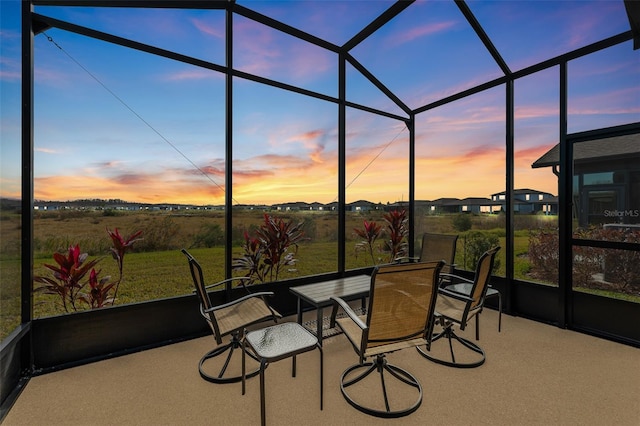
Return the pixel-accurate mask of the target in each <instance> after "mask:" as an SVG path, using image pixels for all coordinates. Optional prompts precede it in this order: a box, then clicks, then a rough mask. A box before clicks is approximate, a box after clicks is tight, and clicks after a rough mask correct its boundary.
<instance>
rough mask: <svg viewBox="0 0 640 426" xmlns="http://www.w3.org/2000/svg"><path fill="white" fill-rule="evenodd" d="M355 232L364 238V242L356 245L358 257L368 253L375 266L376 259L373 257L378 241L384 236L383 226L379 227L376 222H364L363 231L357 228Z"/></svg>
mask: <svg viewBox="0 0 640 426" xmlns="http://www.w3.org/2000/svg"><path fill="white" fill-rule="evenodd" d="M353 232H355V233H356V235H357V236H359V237H360V238H362V241H360V242H358V243H356V256H357V255H358V253H359V252H361V251H366V252H367V253H368V254H369V256H371V261H372V262H373V263H374V264H375V263H377V262H376V259H375V257H374V255H373V246H374V243H375V242H376V240H377V239H378V238H379V237H380V236H381V235H382V233H383V230H382V225H378V224H377V223H376V222H375V221H373V220H372V221H371V222H367V221H366V220H365V221H364V227H363V229H358V228H355V229H354V230H353Z"/></svg>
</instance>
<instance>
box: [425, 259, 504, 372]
mask: <svg viewBox="0 0 640 426" xmlns="http://www.w3.org/2000/svg"><path fill="white" fill-rule="evenodd" d="M498 250H500V247H494V248H492V249H490V250H488V251H486V252H485V253H483V254H482V256H480V259H479V260H478V264H477V266H476V272H475V276H474V279H473V282H472V284H471V291H469V292H468V293H458V292H456V291H454V290H452V289H451V288H450V287H451V286H447V287H440V288H439V289H438V298H437V300H436V313H435V316H436V323H439V324H440V325H441V326H442V327H443V330H442V331H441V332H439V333H438V334H435V335H433V336H432V339H431V340H430V342H428V343H427V344H426V345H425V349H422V348H421V347H419V348H418V352H420V353H421V354H422V355H423V356H424V357H426V358H427V359H429V360H431V361H434V362H437V363H439V364H443V365H447V366H451V367H459V368H473V367H478V366H480V365H482V364H483V363H484V361H485V353H484V350H483V349H482V348H481V347H480V346H478V345H477V344H475V343H473V342H471V341H470V340H468V339H465V338H463V337H461V336H458V335H457V334H456V333H455V331H454V330H453V327H454V325H458V327H459V328H460V330H464V329H465V327H466V325H467V323H468V322H469V320H471V319H472V318H473V317H475V316H478V315H479V314H480V313H481V312H482V308H483V306H484V299H485V296H486V293H487V289H488V288H489V279H490V278H491V271H492V270H493V263H494V260H495V257H496V253H497V252H498ZM455 278H456V279H461V280H464V279H465V278H462V277H457V276H456V277H455ZM476 325H477V323H476ZM476 337H477V335H476ZM442 338H446V339H447V340H448V342H449V352H450V353H451V361H448V360H446V359H443V358H440V357H439V356H438V355H435V354H434V353H433V344H434V343H436V342H437V341H438V340H440V339H442ZM454 341H457V342H459V343H460V344H461V347H462V348H465V349H470V350H471V351H472V352H474V353H477V354H479V355H480V357H479V358H478V357H477V356H476V357H474V358H472V359H469V358H468V357H466V356H465V358H466V359H465V360H464V361H456V356H455V353H454V344H453V343H454ZM456 346H459V345H456Z"/></svg>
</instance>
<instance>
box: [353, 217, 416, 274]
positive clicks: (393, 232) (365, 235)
mask: <svg viewBox="0 0 640 426" xmlns="http://www.w3.org/2000/svg"><path fill="white" fill-rule="evenodd" d="M383 217H384V221H385V222H386V224H387V226H386V228H383V227H382V225H379V224H378V223H376V222H375V221H371V222H368V221H366V220H365V221H364V222H363V228H361V229H358V228H355V229H354V230H353V231H354V232H355V233H356V235H357V236H358V237H360V238H362V240H361V241H360V242H358V243H356V256H357V255H358V253H360V252H362V251H364V252H367V253H368V254H369V256H370V257H371V261H372V262H373V263H374V264H378V263H380V262H381V261H382V258H378V259H377V260H376V258H375V256H374V253H373V252H374V249H375V248H376V247H375V242H376V240H378V239H380V238H381V237H383V236H384V235H385V234H389V238H388V239H386V240H384V241H383V242H382V243H381V247H378V248H377V250H378V251H379V252H381V253H386V254H387V259H386V260H387V262H389V263H391V262H393V261H395V260H396V259H397V258H399V257H403V256H406V255H407V252H408V248H409V246H408V244H407V241H406V237H407V234H408V229H407V212H406V210H404V209H402V210H392V211H390V212H388V213H385V214H384V216H383Z"/></svg>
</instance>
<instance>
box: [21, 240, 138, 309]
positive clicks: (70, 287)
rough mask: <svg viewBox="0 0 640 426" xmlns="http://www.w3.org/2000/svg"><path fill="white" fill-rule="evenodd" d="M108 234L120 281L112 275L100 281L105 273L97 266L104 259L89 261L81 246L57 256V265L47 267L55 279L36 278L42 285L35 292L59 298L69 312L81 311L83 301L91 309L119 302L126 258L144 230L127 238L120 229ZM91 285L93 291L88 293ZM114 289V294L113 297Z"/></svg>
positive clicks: (73, 247)
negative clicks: (118, 297)
mask: <svg viewBox="0 0 640 426" xmlns="http://www.w3.org/2000/svg"><path fill="white" fill-rule="evenodd" d="M107 233H108V234H109V236H110V237H111V241H112V243H113V246H112V247H111V254H112V256H113V258H114V259H115V261H116V262H117V265H118V272H119V276H118V280H117V281H115V282H111V283H110V282H109V281H110V280H111V277H110V276H105V277H102V278H100V277H99V275H100V273H101V271H102V270H97V271H96V269H95V266H96V265H97V264H98V263H99V262H101V261H102V259H103V258H95V259H91V260H88V254H87V253H81V251H80V246H79V245H78V244H76V245H75V246H73V245H72V246H69V249H68V251H67V253H66V255H65V254H62V253H54V254H53V260H54V261H55V262H56V264H57V265H49V264H45V265H44V266H45V267H46V268H47V269H50V270H51V271H52V275H53V277H47V276H35V277H34V279H33V281H34V282H35V283H38V284H40V285H39V286H37V287H35V288H34V289H33V291H34V292H41V293H44V294H50V295H55V296H58V298H59V299H60V303H61V305H62V307H63V308H64V310H65V312H69V311H77V310H79V309H81V304H80V303H78V302H83V303H84V304H86V305H87V306H88V307H89V308H90V309H96V308H102V307H105V306H109V305H113V304H114V303H115V301H116V295H117V293H118V287H119V286H120V283H121V282H122V281H123V280H124V274H123V267H124V255H125V253H126V252H127V250H129V249H130V248H131V247H132V246H133V243H134V242H135V241H137V240H138V237H139V236H140V234H141V231H138V232H135V233H133V234H131V235H130V236H129V237H128V238H126V239H124V238H123V237H122V236H121V235H120V233H119V231H118V228H115V230H114V231H111V230H109V229H108V228H107ZM87 274H89V277H88V278H86V276H87ZM87 285H88V286H89V290H88V291H85V288H86V287H87ZM112 290H113V294H111V291H112Z"/></svg>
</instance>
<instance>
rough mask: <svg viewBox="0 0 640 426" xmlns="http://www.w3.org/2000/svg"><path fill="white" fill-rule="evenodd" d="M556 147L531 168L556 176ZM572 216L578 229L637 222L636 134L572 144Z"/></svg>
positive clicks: (639, 147)
mask: <svg viewBox="0 0 640 426" xmlns="http://www.w3.org/2000/svg"><path fill="white" fill-rule="evenodd" d="M559 150H560V148H559V145H556V146H554V147H553V148H551V149H550V150H549V151H548V152H547V153H545V154H544V155H543V156H542V157H540V158H538V159H537V160H536V161H535V162H534V163H533V164H532V165H531V167H532V168H542V167H551V168H552V172H553V173H554V174H556V175H558V173H559V167H560V154H559ZM573 169H574V170H573V174H574V194H573V209H574V210H573V215H574V217H577V218H579V224H580V226H587V225H590V224H605V223H627V224H638V223H640V133H634V134H623V135H615V136H609V137H602V138H600V139H595V140H587V141H580V142H574V144H573Z"/></svg>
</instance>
